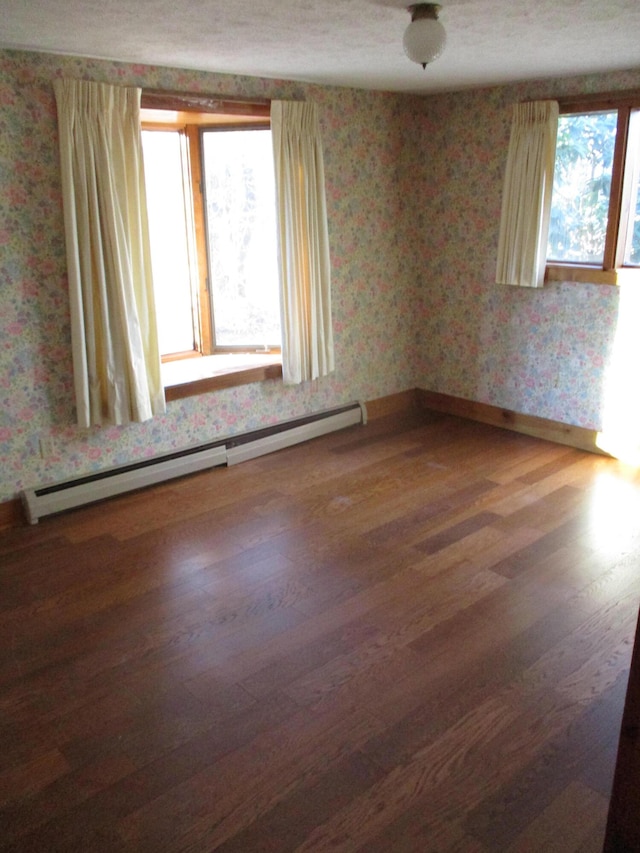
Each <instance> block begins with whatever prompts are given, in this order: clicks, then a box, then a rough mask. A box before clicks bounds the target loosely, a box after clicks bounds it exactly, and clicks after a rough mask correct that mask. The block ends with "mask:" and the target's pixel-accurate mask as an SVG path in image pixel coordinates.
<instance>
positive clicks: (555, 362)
mask: <svg viewBox="0 0 640 853" xmlns="http://www.w3.org/2000/svg"><path fill="white" fill-rule="evenodd" d="M638 87H640V69H637V70H635V71H628V72H617V73H613V74H608V75H599V76H594V77H582V78H574V79H566V80H556V81H552V80H549V81H538V82H535V83H522V84H519V85H516V86H508V87H499V88H498V87H496V88H492V89H483V90H477V91H468V92H463V93H457V94H449V95H437V96H433V97H430V98H426V99H424V100H423V101H422V103H421V104H420V111H419V115H418V116H416V122H415V127H414V134H415V137H414V139H413V147H414V148H415V149H416V150H422V151H423V152H424V164H423V168H422V179H421V183H422V186H423V207H422V218H423V222H422V231H423V234H424V241H423V244H422V252H423V259H422V276H421V284H420V286H421V296H422V298H421V308H422V316H421V319H420V323H419V332H418V338H419V344H418V348H419V360H420V364H419V367H418V374H417V377H416V384H417V385H418V386H419V387H422V388H426V389H429V390H432V391H439V392H442V393H446V394H451V395H454V396H458V397H463V398H466V399H470V400H474V401H479V402H484V403H489V404H491V405H495V406H499V407H503V408H506V409H510V410H512V411H516V412H521V413H524V414H531V415H537V416H540V417H544V418H550V419H552V420H555V421H561V422H563V423H567V424H572V425H575V426H580V427H585V428H587V429H595V430H599V429H601V427H602V420H603V400H604V397H605V394H606V384H607V371H608V367H609V365H610V362H611V356H612V351H613V347H614V343H615V340H616V332H617V328H618V308H619V290H618V289H617V288H615V287H608V286H601V285H600V286H599V285H590V284H574V283H549V284H547V285H545V287H544V288H539V289H529V288H518V287H508V286H501V285H500V286H499V285H496V284H495V264H496V252H497V245H498V232H499V222H500V210H501V203H502V183H503V175H504V168H505V165H506V156H507V147H508V141H509V132H510V125H511V106H512V104H513V103H515V102H518V101H524V100H532V99H543V98H553V97H561V96H563V95H573V94H581V93H588V92H610V91H616V90H624V89H631V88H636V89H637V88H638ZM639 284H640V282H639ZM638 323H639V324H640V317H638ZM634 381H635V380H634Z"/></svg>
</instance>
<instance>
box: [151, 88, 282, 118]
mask: <svg viewBox="0 0 640 853" xmlns="http://www.w3.org/2000/svg"><path fill="white" fill-rule="evenodd" d="M140 105H141V106H142V107H144V108H145V109H151V110H175V111H177V112H200V113H201V112H214V113H227V114H229V115H256V116H258V115H260V116H268V115H269V112H270V110H271V100H270V99H267V98H263V99H259V100H257V99H252V98H240V97H236V98H227V97H225V96H216V95H204V94H201V93H199V92H165V91H162V90H160V89H144V88H143V90H142V96H141V100H140Z"/></svg>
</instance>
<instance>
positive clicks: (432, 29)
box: [402, 18, 447, 68]
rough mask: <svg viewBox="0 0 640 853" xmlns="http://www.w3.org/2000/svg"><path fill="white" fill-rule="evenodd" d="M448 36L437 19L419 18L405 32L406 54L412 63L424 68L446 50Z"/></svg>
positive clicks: (404, 44)
mask: <svg viewBox="0 0 640 853" xmlns="http://www.w3.org/2000/svg"><path fill="white" fill-rule="evenodd" d="M446 42H447V34H446V32H445V29H444V27H443V26H442V24H441V23H440V21H438V20H436V19H435V18H417V19H415V20H413V21H411V23H410V24H409V26H408V27H407V29H406V30H405V32H404V38H403V39H402V44H403V46H404V52H405V53H406V54H407V56H408V57H409V59H410V60H411V61H412V62H417V63H418V64H419V65H422V67H423V68H424V67H425V66H426V65H428V63H429V62H433V61H434V59H437V58H438V57H439V56H440V54H441V53H442V51H443V50H444V47H445V44H446Z"/></svg>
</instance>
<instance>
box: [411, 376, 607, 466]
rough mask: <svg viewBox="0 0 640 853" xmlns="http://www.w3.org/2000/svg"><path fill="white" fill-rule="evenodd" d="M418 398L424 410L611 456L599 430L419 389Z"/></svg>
mask: <svg viewBox="0 0 640 853" xmlns="http://www.w3.org/2000/svg"><path fill="white" fill-rule="evenodd" d="M417 394H418V400H419V405H420V406H421V407H422V408H424V409H431V410H432V411H436V412H442V413H444V414H447V415H456V416H458V417H461V418H467V419H468V420H472V421H480V423H483V424H491V426H497V427H502V428H504V429H510V430H513V431H514V432H521V433H524V434H525V435H531V436H533V437H535V438H543V439H545V440H546V441H555V442H556V443H557V444H566V445H568V446H569V447H575V448H576V449H578V450H588V451H589V452H590V453H598V454H600V455H601V456H608V455H609V454H607V453H605V452H604V451H603V450H602V449H601V448H599V447H598V445H597V440H598V432H597V431H596V430H591V429H584V427H576V426H571V425H570V424H564V423H562V422H561V421H552V420H549V419H547V418H540V417H537V416H536V415H523V414H521V413H519V412H513V411H511V410H509V409H501V408H500V407H499V406H490V405H489V404H488V403H478V402H476V401H475V400H465V399H464V398H463V397H452V396H450V395H449V394H439V393H437V392H436V391H427V390H425V389H422V388H419V389H417Z"/></svg>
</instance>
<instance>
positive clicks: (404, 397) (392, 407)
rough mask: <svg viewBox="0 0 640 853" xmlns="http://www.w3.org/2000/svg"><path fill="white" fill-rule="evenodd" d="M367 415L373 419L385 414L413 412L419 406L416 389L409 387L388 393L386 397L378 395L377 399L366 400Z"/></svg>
mask: <svg viewBox="0 0 640 853" xmlns="http://www.w3.org/2000/svg"><path fill="white" fill-rule="evenodd" d="M366 405H367V417H368V419H369V420H371V421H374V420H375V419H376V418H383V417H385V416H386V415H400V414H406V413H407V412H414V411H415V410H416V409H418V408H420V403H419V400H418V389H417V388H411V389H410V390H408V391H400V392H399V393H398V394H389V395H388V396H387V397H378V399H377V400H369V401H368V402H367V404H366Z"/></svg>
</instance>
